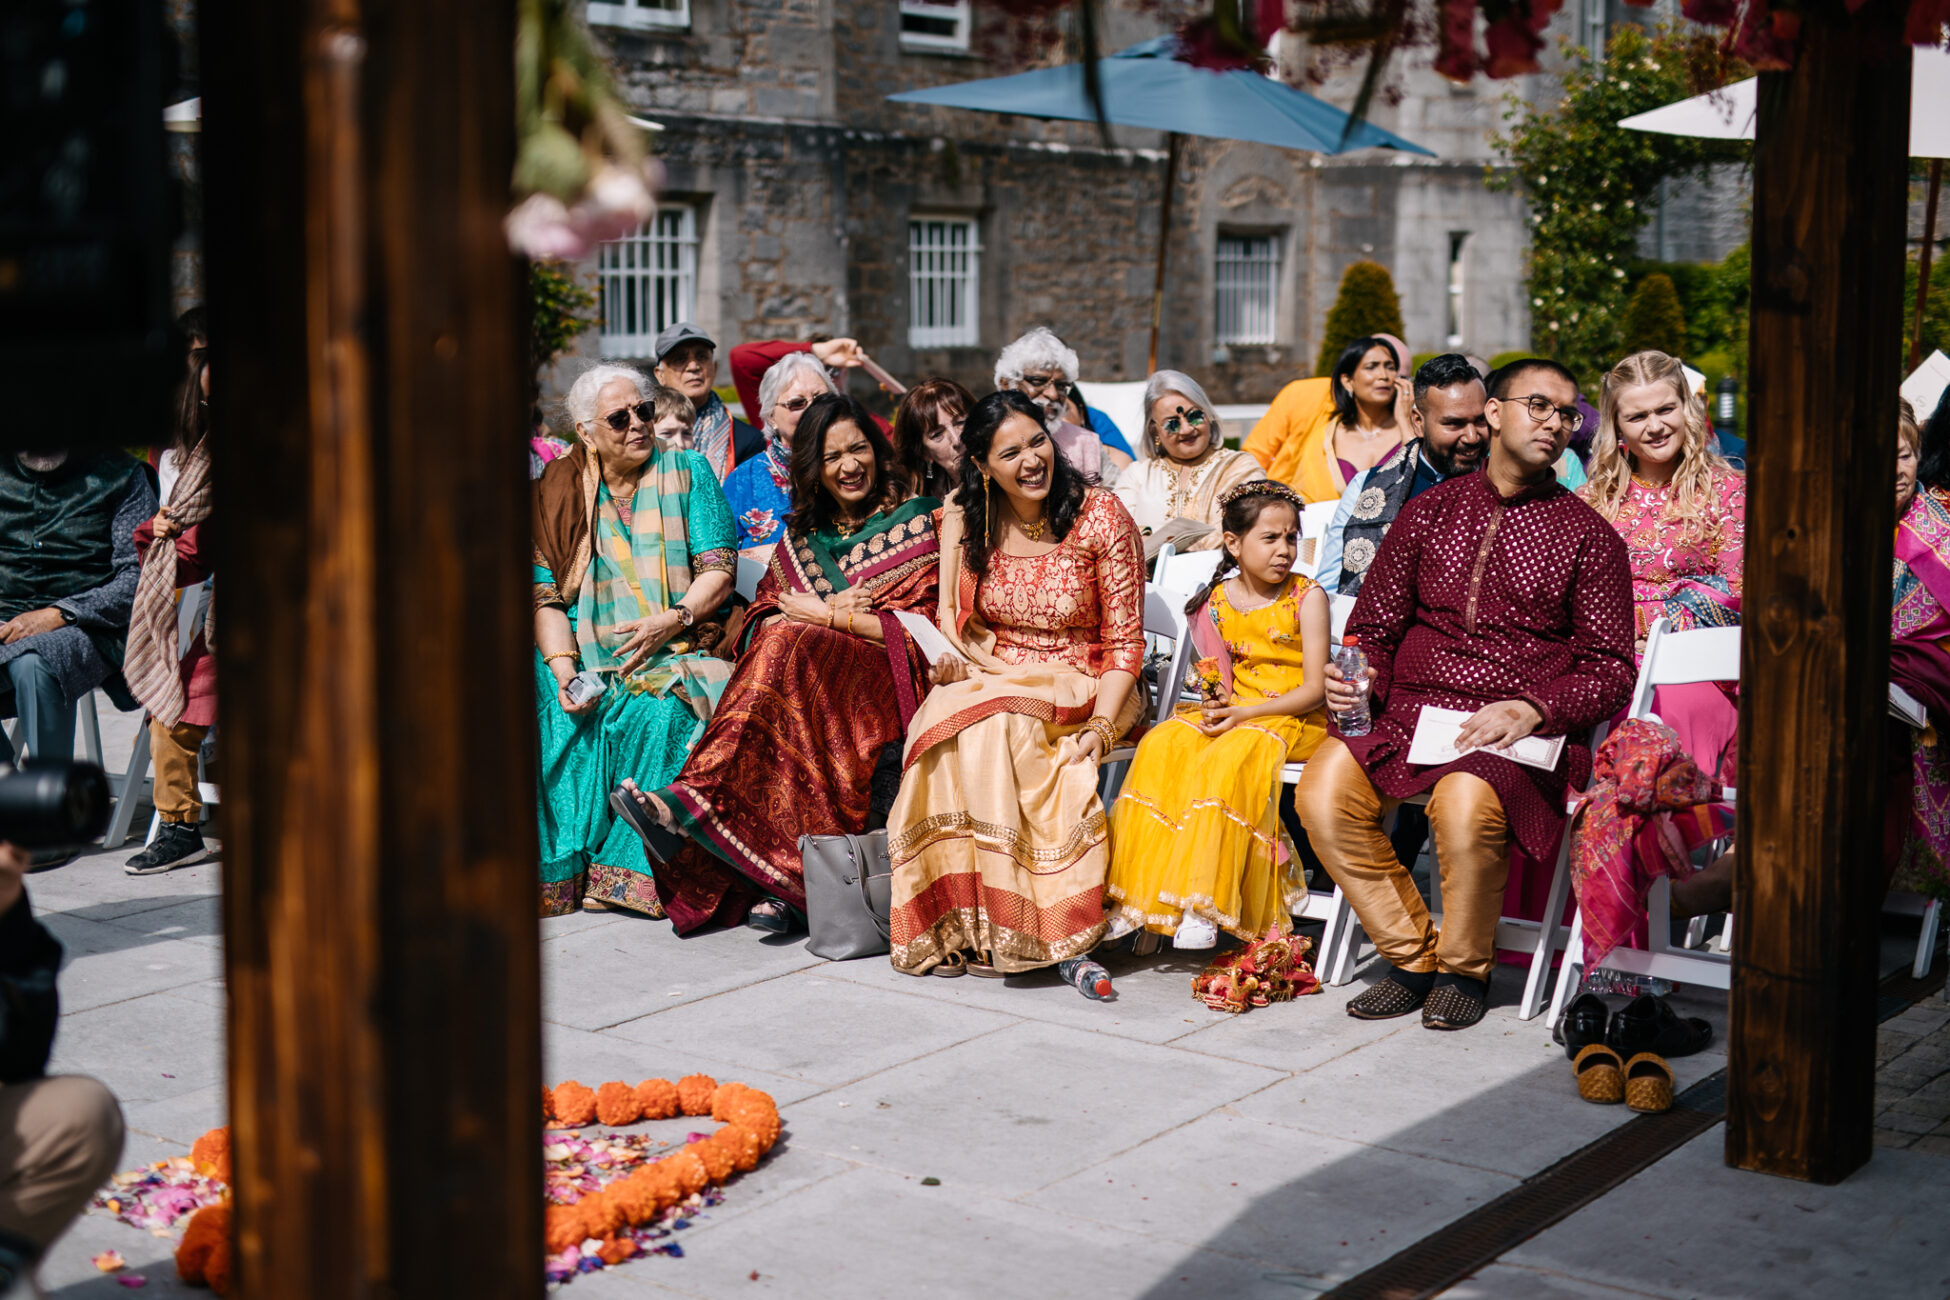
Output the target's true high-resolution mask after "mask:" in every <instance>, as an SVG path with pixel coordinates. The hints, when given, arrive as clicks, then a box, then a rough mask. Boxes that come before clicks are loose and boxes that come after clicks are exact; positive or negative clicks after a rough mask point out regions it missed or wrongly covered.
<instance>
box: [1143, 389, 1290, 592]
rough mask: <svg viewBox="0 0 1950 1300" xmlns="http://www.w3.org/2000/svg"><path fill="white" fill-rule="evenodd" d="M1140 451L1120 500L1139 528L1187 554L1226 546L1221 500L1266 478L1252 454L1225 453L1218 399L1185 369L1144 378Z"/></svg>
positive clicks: (1150, 547)
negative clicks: (1231, 491) (1221, 525)
mask: <svg viewBox="0 0 1950 1300" xmlns="http://www.w3.org/2000/svg"><path fill="white" fill-rule="evenodd" d="M1138 454H1139V455H1140V456H1141V457H1142V459H1141V460H1139V461H1138V462H1137V463H1136V464H1135V465H1133V466H1131V468H1129V469H1127V470H1125V471H1124V472H1123V473H1122V474H1120V475H1118V478H1117V496H1118V499H1119V500H1121V501H1122V502H1123V503H1124V508H1125V509H1126V510H1129V511H1130V512H1131V518H1132V519H1134V520H1136V521H1137V526H1138V531H1139V532H1141V533H1143V534H1144V535H1145V536H1146V537H1147V538H1162V540H1163V541H1170V542H1171V543H1172V545H1173V546H1174V547H1176V548H1177V549H1178V550H1181V551H1205V550H1211V549H1212V548H1214V547H1216V546H1217V545H1219V541H1220V538H1221V531H1220V528H1219V515H1220V510H1219V497H1220V496H1221V495H1223V494H1224V492H1225V490H1226V489H1227V488H1230V487H1234V486H1236V485H1238V484H1240V483H1244V482H1246V481H1247V480H1249V479H1256V478H1262V477H1264V475H1265V471H1264V470H1263V469H1261V468H1260V464H1259V462H1258V461H1256V460H1254V459H1253V458H1252V457H1251V456H1248V455H1247V454H1246V453H1245V452H1243V451H1227V450H1226V446H1225V438H1224V436H1223V434H1222V433H1221V431H1220V427H1219V413H1218V412H1217V411H1216V410H1214V409H1213V406H1212V402H1211V399H1209V398H1208V397H1206V395H1205V389H1203V388H1202V387H1200V386H1199V382H1198V381H1197V380H1196V379H1193V378H1192V377H1191V376H1190V375H1188V374H1185V373H1184V372H1182V371H1178V370H1160V371H1158V372H1156V373H1155V374H1153V375H1152V376H1151V378H1150V379H1149V380H1147V381H1146V382H1145V385H1144V433H1143V436H1142V438H1141V439H1140V440H1139V443H1138ZM1161 544H1162V541H1158V542H1152V541H1147V542H1146V543H1145V549H1146V550H1147V551H1151V552H1153V553H1155V552H1156V550H1157V547H1158V546H1159V545H1161Z"/></svg>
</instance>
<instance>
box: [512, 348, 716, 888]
mask: <svg viewBox="0 0 1950 1300" xmlns="http://www.w3.org/2000/svg"><path fill="white" fill-rule="evenodd" d="M654 391H655V388H654V386H653V385H652V384H651V382H650V381H649V380H648V379H647V378H645V377H644V376H643V375H642V374H639V373H638V372H637V371H635V370H632V369H630V368H629V367H627V366H615V365H598V366H592V367H591V368H590V369H589V370H587V371H585V372H583V374H582V375H581V377H579V378H578V379H577V380H576V381H575V384H574V385H573V386H572V387H571V388H570V389H569V395H568V399H567V402H566V405H567V407H568V411H569V418H570V419H572V420H573V421H575V427H576V434H577V436H578V438H579V439H580V441H579V442H578V443H577V445H576V447H575V449H574V450H573V451H571V452H569V454H568V455H566V456H563V457H561V458H559V459H557V460H554V461H551V462H549V464H548V466H547V468H545V469H544V470H543V471H542V476H541V478H540V479H538V480H537V481H536V483H535V575H534V582H535V691H536V708H537V714H538V725H539V729H540V732H541V768H540V776H541V781H540V789H539V801H540V808H539V813H540V817H539V820H540V829H541V849H542V852H541V894H542V914H543V915H544V916H552V915H556V914H559V913H562V912H567V911H571V910H573V909H574V908H575V907H577V906H578V904H580V905H581V906H583V907H587V908H589V909H590V910H592V911H600V910H605V909H608V908H621V909H624V910H628V911H634V912H641V913H645V914H647V915H650V916H661V915H663V909H662V907H661V906H660V904H659V903H658V901H657V894H656V890H655V888H654V887H653V885H652V882H651V879H650V864H649V862H648V861H647V860H646V859H645V858H644V855H643V843H642V841H641V840H639V839H638V838H637V836H636V833H635V832H634V831H633V830H631V829H630V827H629V825H628V824H627V823H624V822H621V821H618V820H616V819H615V818H613V817H612V816H611V811H610V806H609V804H608V802H607V796H608V795H609V794H610V792H611V791H612V790H614V789H616V788H617V787H618V785H619V784H620V783H621V781H622V780H623V778H624V777H630V778H632V779H633V780H635V781H636V782H637V783H638V784H640V785H644V786H645V787H646V788H654V787H655V786H656V785H662V784H663V783H665V782H667V781H669V780H670V779H671V778H672V777H673V776H675V775H676V774H677V770H678V768H679V767H681V766H682V765H683V762H684V758H685V756H686V755H688V754H689V753H690V751H691V746H692V745H694V744H695V743H696V742H697V738H698V735H699V734H700V733H701V732H702V731H703V730H704V724H705V721H706V720H707V719H709V718H710V716H711V711H712V709H713V708H714V707H715V706H716V704H717V700H718V697H719V696H720V695H721V694H723V692H724V687H725V682H726V681H727V680H729V678H730V676H731V668H730V665H729V664H727V663H726V662H725V661H724V660H722V659H719V658H717V657H716V656H715V655H713V654H711V653H709V652H710V651H711V650H712V648H713V647H715V645H716V644H717V642H718V640H719V639H720V638H721V637H722V635H723V632H724V629H723V627H722V626H721V625H718V624H716V623H714V622H711V621H709V620H711V618H712V616H713V614H714V613H715V612H716V611H717V609H718V608H719V607H720V606H722V605H723V604H724V601H725V598H726V597H727V596H729V595H730V594H731V587H732V575H733V573H734V572H735V571H736V568H737V554H736V552H735V551H734V549H733V544H734V540H735V531H734V529H733V527H732V522H731V508H730V506H729V505H727V504H726V503H725V496H724V492H723V490H722V489H720V488H719V487H718V480H717V477H716V476H715V475H714V474H712V472H711V465H710V462H708V461H707V460H705V458H704V457H703V456H701V455H699V454H698V453H697V452H694V451H681V450H678V449H675V448H668V447H661V446H660V445H659V444H658V442H657V439H656V437H655V435H654V434H653V433H652V426H653V424H654V423H655V415H656V411H655V407H654V404H653V402H652V400H651V394H652V393H653V392H654ZM585 669H587V670H591V671H593V672H595V673H596V674H597V675H598V676H599V677H600V679H601V680H602V683H603V686H604V689H603V690H602V692H601V693H600V694H598V695H595V696H593V697H589V696H582V695H579V694H572V693H571V691H570V682H571V680H572V679H574V678H575V677H576V676H577V674H579V673H581V672H583V671H584V670H585ZM652 783H654V785H653V784H652Z"/></svg>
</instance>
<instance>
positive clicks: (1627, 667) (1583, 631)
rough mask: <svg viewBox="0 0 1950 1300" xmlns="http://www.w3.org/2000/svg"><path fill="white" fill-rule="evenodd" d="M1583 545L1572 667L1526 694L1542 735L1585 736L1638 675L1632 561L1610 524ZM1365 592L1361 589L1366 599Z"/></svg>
mask: <svg viewBox="0 0 1950 1300" xmlns="http://www.w3.org/2000/svg"><path fill="white" fill-rule="evenodd" d="M1390 540H1391V541H1392V540H1393V534H1390ZM1582 549H1583V552H1584V553H1583V555H1582V556H1581V557H1580V558H1579V561H1578V571H1577V578H1576V580H1575V581H1574V582H1572V583H1571V584H1570V596H1571V603H1570V615H1571V638H1570V641H1571V654H1572V658H1571V667H1570V671H1568V672H1566V673H1565V674H1564V675H1562V676H1561V677H1557V678H1554V679H1552V680H1550V681H1548V682H1544V683H1542V684H1541V685H1539V686H1537V687H1536V688H1535V689H1533V690H1530V691H1526V692H1525V693H1524V695H1523V698H1524V699H1525V700H1527V701H1528V702H1529V703H1531V704H1533V705H1535V706H1536V708H1537V711H1538V712H1539V713H1541V714H1543V715H1544V720H1543V722H1541V723H1540V724H1538V727H1537V734H1538V735H1541V736H1561V735H1570V736H1580V738H1581V733H1583V732H1585V731H1587V730H1589V729H1590V728H1592V727H1595V726H1597V725H1598V724H1599V723H1600V722H1603V721H1604V720H1605V719H1607V718H1609V717H1611V716H1612V715H1613V714H1614V713H1617V712H1618V711H1619V710H1620V709H1621V708H1623V707H1624V706H1625V703H1626V701H1627V700H1629V699H1630V698H1631V695H1632V685H1633V683H1634V681H1635V680H1636V679H1637V677H1638V673H1637V671H1636V670H1635V669H1634V668H1633V666H1632V634H1633V630H1634V623H1633V617H1632V564H1631V558H1630V556H1629V555H1628V554H1627V552H1626V550H1625V543H1624V542H1623V541H1622V540H1621V539H1620V538H1619V536H1618V534H1617V533H1615V532H1613V531H1612V530H1611V528H1610V527H1602V528H1597V527H1594V528H1592V529H1591V530H1590V531H1589V532H1588V533H1587V534H1586V535H1585V540H1584V543H1583V548H1582ZM1383 550H1384V552H1385V550H1386V548H1385V547H1384V548H1383ZM1369 581H1371V582H1372V581H1373V579H1369ZM1366 592H1367V589H1366V588H1365V587H1364V588H1362V598H1363V599H1366Z"/></svg>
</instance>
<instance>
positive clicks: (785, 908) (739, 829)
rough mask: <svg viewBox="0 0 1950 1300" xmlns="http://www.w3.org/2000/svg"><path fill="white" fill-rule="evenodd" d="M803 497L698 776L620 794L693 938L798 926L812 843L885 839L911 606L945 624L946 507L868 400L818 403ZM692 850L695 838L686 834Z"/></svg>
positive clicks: (916, 676) (911, 683) (799, 466)
mask: <svg viewBox="0 0 1950 1300" xmlns="http://www.w3.org/2000/svg"><path fill="white" fill-rule="evenodd" d="M791 469H792V499H793V500H794V501H796V502H804V503H806V504H804V505H802V506H800V507H799V508H798V509H796V510H794V511H793V513H792V514H791V515H790V516H788V517H787V519H786V531H785V535H784V536H783V537H782V538H781V539H780V540H779V542H778V544H777V545H776V546H775V547H774V548H773V551H772V557H771V561H770V563H769V565H768V566H767V568H766V572H765V577H764V578H763V580H761V581H760V582H759V584H758V590H757V592H756V593H754V595H753V599H752V604H751V609H750V611H749V612H748V614H747V615H746V620H745V627H746V628H747V632H746V635H745V641H744V645H743V648H742V649H741V650H740V652H739V655H738V665H737V668H736V670H735V671H734V672H733V673H732V677H731V681H730V682H729V684H727V685H726V687H725V692H724V697H723V698H722V699H721V700H719V702H718V707H717V709H716V711H715V712H713V713H712V715H711V721H710V723H709V725H708V726H706V728H705V730H704V735H703V737H702V738H700V739H699V741H698V743H697V747H696V748H695V749H693V750H692V751H691V756H690V758H689V759H687V760H686V761H685V763H684V767H683V770H681V771H680V772H678V774H677V776H676V777H675V779H673V780H672V781H671V783H670V784H669V785H668V786H666V787H664V788H663V789H661V790H657V791H654V792H651V793H648V794H645V793H644V792H642V791H640V790H638V789H637V788H636V785H635V783H634V782H629V781H626V782H624V788H623V790H622V791H620V792H619V797H618V798H617V799H616V800H615V801H614V802H615V803H616V805H617V811H618V812H619V813H620V814H621V815H623V816H624V817H625V818H626V819H627V820H628V821H629V822H630V823H631V824H632V825H633V826H635V827H636V829H637V831H638V833H639V834H641V835H642V836H643V839H644V844H645V847H646V848H647V849H648V851H649V853H650V855H651V856H652V857H653V858H654V859H656V860H657V861H658V862H660V863H662V864H663V865H662V866H659V867H658V868H657V871H656V882H657V893H658V897H659V900H660V901H661V902H662V903H663V905H664V909H665V911H666V912H668V913H669V915H670V919H671V921H672V923H673V924H674V925H675V927H676V929H677V932H678V933H679V934H688V933H690V932H691V931H693V930H696V929H698V928H700V927H702V926H704V925H707V924H709V923H711V922H713V921H715V922H718V923H721V924H726V925H732V924H736V923H737V922H739V921H741V920H742V921H746V922H747V923H749V924H750V925H752V926H753V927H754V928H757V929H761V930H770V931H773V932H780V933H782V932H784V931H786V930H789V929H790V928H791V927H792V925H793V924H794V921H795V917H794V915H793V913H794V911H797V912H800V913H803V912H804V910H805V906H806V890H805V880H804V877H803V876H802V874H801V871H800V863H799V837H800V835H802V834H804V835H836V834H842V833H848V834H857V833H859V832H860V831H863V830H865V829H867V823H868V820H869V812H870V804H871V789H870V787H871V785H872V780H873V774H874V767H875V765H876V764H877V763H878V762H879V760H880V758H881V751H882V750H884V749H885V748H886V747H887V746H888V745H889V744H891V743H895V742H898V741H899V740H900V739H901V736H902V734H903V733H904V732H905V731H906V728H907V723H908V720H909V719H911V718H912V717H913V716H914V710H915V708H916V706H917V705H918V704H919V702H920V699H921V697H922V696H923V695H925V694H926V693H927V689H928V682H927V665H926V663H925V661H924V660H923V659H922V658H921V656H920V654H919V653H918V652H916V651H915V650H914V648H913V647H912V645H911V644H910V643H909V641H908V639H907V636H906V634H905V633H904V632H902V631H901V626H900V622H899V620H898V619H897V618H896V617H895V611H897V610H905V611H909V612H912V613H914V614H917V615H919V616H920V617H922V618H924V619H928V620H930V621H932V620H933V618H934V617H935V604H936V601H935V591H936V582H937V579H938V576H939V573H940V564H941V551H940V547H939V546H938V545H937V543H936V541H935V521H936V516H937V515H938V513H939V511H940V508H941V503H940V502H939V501H937V500H936V499H934V498H933V497H925V496H915V495H913V492H912V480H911V478H910V476H909V475H908V473H907V472H906V471H905V470H904V469H902V468H901V466H900V463H899V459H898V458H897V457H896V456H895V454H894V449H893V447H892V446H891V445H890V444H889V443H888V441H887V439H886V436H885V435H884V434H882V433H881V432H880V426H879V425H877V424H876V423H874V420H873V417H872V416H871V415H870V414H869V413H868V411H867V409H866V408H865V407H864V406H862V405H861V404H860V403H859V402H858V401H857V400H856V399H854V398H852V397H847V396H844V395H837V394H835V395H828V396H825V397H821V398H818V399H817V400H815V401H814V402H813V403H812V405H811V406H808V407H807V408H806V412H805V414H804V415H803V416H802V417H801V418H800V422H799V433H798V436H797V437H795V438H794V440H793V449H792V463H791ZM686 837H687V838H688V840H689V842H688V843H685V842H684V840H685V838H686Z"/></svg>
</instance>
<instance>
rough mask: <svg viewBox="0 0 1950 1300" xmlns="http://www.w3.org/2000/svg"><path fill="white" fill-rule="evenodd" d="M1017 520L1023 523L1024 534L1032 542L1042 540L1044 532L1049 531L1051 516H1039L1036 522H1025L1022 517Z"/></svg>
mask: <svg viewBox="0 0 1950 1300" xmlns="http://www.w3.org/2000/svg"><path fill="white" fill-rule="evenodd" d="M1016 522H1017V523H1019V524H1022V535H1023V536H1024V537H1027V538H1028V539H1029V540H1030V541H1032V542H1040V541H1042V540H1043V534H1044V533H1046V532H1048V531H1049V516H1047V515H1040V516H1038V517H1037V518H1036V520H1035V522H1034V523H1026V524H1025V523H1022V520H1020V519H1018V520H1017V521H1016Z"/></svg>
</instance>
